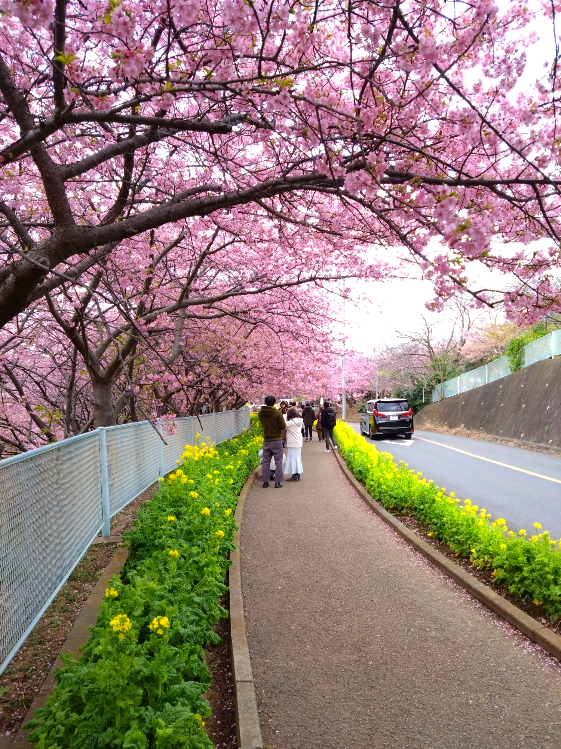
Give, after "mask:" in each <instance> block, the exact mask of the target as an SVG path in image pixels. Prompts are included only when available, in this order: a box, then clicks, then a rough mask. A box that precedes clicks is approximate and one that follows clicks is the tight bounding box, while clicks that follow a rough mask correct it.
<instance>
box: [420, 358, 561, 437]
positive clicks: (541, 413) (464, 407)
mask: <svg viewBox="0 0 561 749" xmlns="http://www.w3.org/2000/svg"><path fill="white" fill-rule="evenodd" d="M415 427H416V428H418V429H433V430H435V431H438V430H439V428H442V429H446V430H448V429H449V430H454V429H466V430H469V431H470V432H480V433H481V434H487V435H490V436H493V437H499V438H501V439H506V440H517V441H520V442H524V443H529V444H535V445H540V446H544V447H547V448H556V449H559V448H561V358H557V359H546V360H545V361H541V362H537V363H536V364H532V365H531V366H529V367H526V368H525V369H521V370H519V371H518V372H514V373H513V374H511V375H508V376H507V377H503V379H501V380H497V381H496V382H491V383H489V385H482V386H481V387H478V388H475V389H474V390H470V391H469V392H467V393H461V394H460V395H454V396H452V397H451V398H446V399H445V400H442V401H439V402H438V403H432V404H431V405H429V406H425V408H423V409H422V410H421V411H420V412H419V413H418V414H417V415H416V416H415Z"/></svg>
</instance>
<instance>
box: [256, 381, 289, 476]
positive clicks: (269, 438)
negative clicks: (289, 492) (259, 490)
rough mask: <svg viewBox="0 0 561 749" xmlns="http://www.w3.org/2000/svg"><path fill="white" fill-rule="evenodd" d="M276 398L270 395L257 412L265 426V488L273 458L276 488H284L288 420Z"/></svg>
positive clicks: (263, 473) (263, 465)
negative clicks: (284, 448) (283, 464)
mask: <svg viewBox="0 0 561 749" xmlns="http://www.w3.org/2000/svg"><path fill="white" fill-rule="evenodd" d="M276 402H277V400H276V398H275V397H274V396H273V395H268V396H267V397H266V398H265V405H264V406H261V408H260V409H259V413H258V414H257V416H258V418H259V421H260V422H261V426H262V427H263V457H262V459H261V461H262V463H261V465H262V471H263V472H262V474H261V477H262V479H263V488H264V489H266V488H267V487H268V486H269V472H270V469H271V458H274V459H275V489H281V488H282V483H281V482H282V440H283V436H284V434H285V433H286V422H285V420H284V418H283V415H282V414H281V412H280V411H279V409H277V408H274V405H275V403H276Z"/></svg>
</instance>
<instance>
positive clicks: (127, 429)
mask: <svg viewBox="0 0 561 749" xmlns="http://www.w3.org/2000/svg"><path fill="white" fill-rule="evenodd" d="M247 426H249V411H248V409H242V410H241V411H234V412H228V411H226V412H223V413H219V414H204V415H202V416H201V417H196V416H195V417H189V418H180V419H176V421H175V423H174V424H172V425H171V429H170V432H169V433H168V432H167V431H166V429H165V428H163V427H162V426H161V425H158V427H157V429H159V430H161V434H162V435H163V437H164V439H165V442H166V443H167V444H164V443H163V442H162V440H161V439H160V437H159V434H158V431H157V429H156V428H154V427H153V426H152V425H151V424H150V423H149V422H147V421H141V422H137V423H134V424H123V425H120V426H116V427H109V428H106V429H104V430H96V431H95V432H91V433H89V434H86V435H83V436H81V437H72V438H71V439H68V440H62V441H61V442H58V443H56V444H55V445H48V446H47V447H42V448H39V449H38V450H30V451H29V452H28V453H24V454H23V455H18V456H15V457H14V458H9V459H7V460H4V461H0V673H2V671H3V670H4V669H5V667H6V666H7V665H8V663H9V662H10V660H11V658H12V657H13V655H14V653H15V652H17V649H18V647H19V646H20V645H21V643H22V642H23V641H24V640H25V638H26V637H27V635H28V634H29V633H30V632H31V630H32V629H33V627H34V626H35V624H36V623H37V621H38V620H39V618H40V617H41V616H42V614H43V613H44V612H45V610H46V609H47V607H48V605H49V603H50V602H51V600H52V599H53V598H54V596H55V595H56V593H57V592H58V590H59V589H60V587H61V586H62V585H63V583H64V581H65V580H66V579H67V577H68V575H69V574H70V573H71V572H72V570H73V569H74V567H75V566H76V564H77V563H78V562H79V561H80V559H81V557H82V556H83V554H84V553H85V552H86V551H87V549H88V547H89V545H90V544H91V542H92V541H93V539H94V538H95V536H96V535H97V534H98V533H99V531H100V530H101V528H102V526H103V528H104V531H103V532H104V533H108V532H109V522H108V516H109V517H112V516H113V515H115V514H116V513H117V512H119V511H120V510H122V509H123V507H125V506H126V505H127V504H129V503H130V502H132V501H133V499H135V498H136V497H138V495H139V494H141V493H142V492H143V491H145V490H146V489H147V488H148V487H149V486H151V485H152V484H153V483H154V482H155V481H157V479H158V476H159V475H160V472H161V473H168V472H169V471H171V470H173V469H174V468H175V466H176V461H177V460H179V459H180V458H181V454H182V453H183V450H184V449H185V445H188V444H195V442H196V441H197V438H196V437H195V434H196V433H197V432H198V433H200V435H201V437H200V441H203V440H206V441H207V442H208V441H212V442H222V441H224V440H226V439H230V438H231V437H233V436H235V435H236V434H239V433H240V432H241V431H242V429H245V428H246V427H247ZM104 445H105V447H104ZM104 475H106V477H107V480H106V481H105V479H104V478H103V477H104ZM102 486H103V487H105V488H104V489H103V490H102ZM105 492H106V494H105ZM104 501H105V502H106V505H105V506H106V507H107V506H108V507H109V513H108V516H107V515H106V517H105V523H104V517H103V509H102V508H103V503H104Z"/></svg>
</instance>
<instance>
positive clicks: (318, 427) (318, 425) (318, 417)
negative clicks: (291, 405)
mask: <svg viewBox="0 0 561 749" xmlns="http://www.w3.org/2000/svg"><path fill="white" fill-rule="evenodd" d="M322 413H323V406H320V407H319V411H318V412H317V414H316V430H317V433H318V440H319V441H320V442H321V441H322V440H323V428H322V426H321V415H322Z"/></svg>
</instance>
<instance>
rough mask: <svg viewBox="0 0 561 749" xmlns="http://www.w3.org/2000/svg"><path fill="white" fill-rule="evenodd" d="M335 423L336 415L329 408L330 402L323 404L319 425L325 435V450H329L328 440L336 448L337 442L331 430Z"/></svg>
mask: <svg viewBox="0 0 561 749" xmlns="http://www.w3.org/2000/svg"><path fill="white" fill-rule="evenodd" d="M335 424H337V416H336V415H335V411H334V410H333V409H332V408H331V403H324V404H323V411H322V414H321V426H322V429H323V436H324V437H325V452H326V453H328V452H329V441H330V440H331V442H332V443H333V449H334V450H338V449H339V448H338V447H337V443H336V442H335V438H334V436H333V430H334V429H335Z"/></svg>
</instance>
